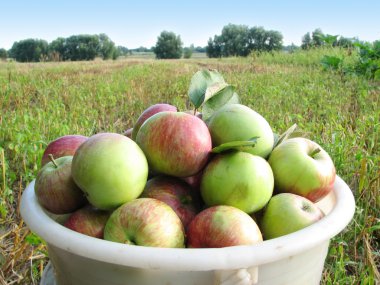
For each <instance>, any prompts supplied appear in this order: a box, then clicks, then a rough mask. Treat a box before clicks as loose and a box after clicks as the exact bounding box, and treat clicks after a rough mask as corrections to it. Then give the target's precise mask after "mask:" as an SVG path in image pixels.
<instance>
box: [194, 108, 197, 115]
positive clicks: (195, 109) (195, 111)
mask: <svg viewBox="0 0 380 285" xmlns="http://www.w3.org/2000/svg"><path fill="white" fill-rule="evenodd" d="M196 114H197V108H194V116H195V115H196Z"/></svg>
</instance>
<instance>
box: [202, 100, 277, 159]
mask: <svg viewBox="0 0 380 285" xmlns="http://www.w3.org/2000/svg"><path fill="white" fill-rule="evenodd" d="M208 128H209V130H210V134H211V138H212V144H213V146H214V147H215V146H218V145H221V144H223V143H228V142H232V141H246V140H249V139H251V138H253V137H258V139H257V144H256V146H255V147H253V148H252V147H247V148H246V149H244V151H246V152H249V153H251V154H254V155H259V156H261V157H264V158H266V157H267V156H268V155H269V154H270V152H271V151H272V148H273V143H274V136H273V131H272V129H271V127H270V125H269V123H268V122H267V121H266V120H265V118H264V117H263V116H261V115H260V114H259V113H257V112H255V111H254V110H252V109H251V108H249V107H247V106H244V105H241V104H229V105H226V106H224V107H222V108H221V109H220V110H218V111H217V112H216V113H215V114H214V115H212V117H211V119H210V121H209V123H208Z"/></svg>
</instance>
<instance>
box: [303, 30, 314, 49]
mask: <svg viewBox="0 0 380 285" xmlns="http://www.w3.org/2000/svg"><path fill="white" fill-rule="evenodd" d="M311 47H312V42H311V36H310V33H309V32H307V33H306V34H305V35H304V36H303V37H302V44H301V48H302V49H309V48H311Z"/></svg>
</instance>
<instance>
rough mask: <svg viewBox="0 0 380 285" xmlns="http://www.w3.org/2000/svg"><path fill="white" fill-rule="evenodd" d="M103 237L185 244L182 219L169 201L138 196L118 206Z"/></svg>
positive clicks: (172, 245)
mask: <svg viewBox="0 0 380 285" xmlns="http://www.w3.org/2000/svg"><path fill="white" fill-rule="evenodd" d="M104 239H105V240H109V241H114V242H119V243H125V244H130V245H141V246H153V247H166V248H181V247H185V234H184V229H183V225H182V222H181V220H180V218H179V217H178V216H177V214H176V213H175V212H174V210H173V209H172V208H171V207H170V206H169V205H167V204H166V203H164V202H162V201H160V200H157V199H153V198H139V199H135V200H133V201H130V202H128V203H125V204H124V205H122V206H120V207H119V208H118V209H116V210H115V211H114V212H113V213H112V214H111V217H110V218H109V219H108V221H107V223H106V226H105V229H104Z"/></svg>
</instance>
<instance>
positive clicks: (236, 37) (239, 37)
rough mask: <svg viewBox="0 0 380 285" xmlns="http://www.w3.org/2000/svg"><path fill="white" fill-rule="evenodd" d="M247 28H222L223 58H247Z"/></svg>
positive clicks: (240, 26)
mask: <svg viewBox="0 0 380 285" xmlns="http://www.w3.org/2000/svg"><path fill="white" fill-rule="evenodd" d="M248 31H249V29H248V26H245V25H234V24H228V25H227V26H224V27H223V30H222V35H221V40H222V42H223V50H222V55H223V56H247V55H248V54H249V52H250V50H249V47H248Z"/></svg>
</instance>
